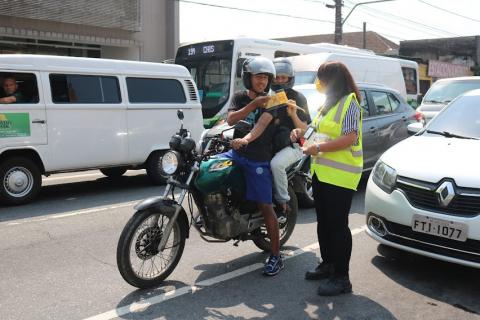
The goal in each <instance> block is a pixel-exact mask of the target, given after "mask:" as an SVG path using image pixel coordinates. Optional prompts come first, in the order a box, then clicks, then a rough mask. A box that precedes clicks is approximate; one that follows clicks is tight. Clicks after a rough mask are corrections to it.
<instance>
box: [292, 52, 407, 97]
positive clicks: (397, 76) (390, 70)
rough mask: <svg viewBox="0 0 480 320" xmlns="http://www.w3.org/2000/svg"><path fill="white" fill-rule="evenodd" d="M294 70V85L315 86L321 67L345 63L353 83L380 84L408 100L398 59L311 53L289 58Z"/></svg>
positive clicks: (366, 55)
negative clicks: (305, 84) (338, 62)
mask: <svg viewBox="0 0 480 320" xmlns="http://www.w3.org/2000/svg"><path fill="white" fill-rule="evenodd" d="M288 59H289V60H290V61H291V62H292V65H293V68H294V69H295V84H296V85H299V84H304V83H314V81H315V78H316V76H317V70H318V67H320V65H322V64H323V63H325V62H329V61H340V62H342V63H344V64H345V65H346V66H347V68H348V70H349V71H350V72H351V74H352V76H353V80H355V82H364V83H372V84H381V85H385V86H387V87H390V88H393V89H395V90H397V91H398V92H399V93H400V95H401V96H402V97H403V98H404V99H405V100H407V92H406V88H405V81H404V79H403V73H402V68H401V66H400V63H399V61H398V59H394V58H388V57H383V56H377V55H368V54H347V53H327V52H322V53H312V54H305V55H301V56H295V57H289V58H288Z"/></svg>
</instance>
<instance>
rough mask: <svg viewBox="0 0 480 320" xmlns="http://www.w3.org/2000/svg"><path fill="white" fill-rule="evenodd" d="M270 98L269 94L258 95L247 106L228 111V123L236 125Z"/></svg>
mask: <svg viewBox="0 0 480 320" xmlns="http://www.w3.org/2000/svg"><path fill="white" fill-rule="evenodd" d="M269 99H270V98H269V97H268V96H260V97H256V98H255V99H254V100H253V101H251V102H250V103H249V104H247V105H246V106H245V107H243V108H241V109H239V110H235V111H230V112H228V115H227V123H228V125H229V126H233V125H235V124H236V123H237V122H238V121H240V120H243V119H245V118H246V117H247V116H248V114H249V113H250V112H253V111H254V110H255V109H257V108H259V107H263V105H264V104H266V103H267V102H268V100H269Z"/></svg>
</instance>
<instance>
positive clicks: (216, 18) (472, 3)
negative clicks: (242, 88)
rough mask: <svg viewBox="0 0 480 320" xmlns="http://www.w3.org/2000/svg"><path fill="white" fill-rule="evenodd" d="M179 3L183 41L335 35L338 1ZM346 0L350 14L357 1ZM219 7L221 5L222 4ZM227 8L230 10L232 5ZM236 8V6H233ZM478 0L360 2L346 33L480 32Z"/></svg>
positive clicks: (412, 36)
mask: <svg viewBox="0 0 480 320" xmlns="http://www.w3.org/2000/svg"><path fill="white" fill-rule="evenodd" d="M177 1H179V2H180V42H181V43H185V42H198V41H209V40H218V39H227V38H233V37H239V36H246V37H255V38H263V39H270V38H280V37H291V36H302V35H314V34H328V33H332V34H333V33H334V30H335V24H334V21H335V9H329V8H327V7H326V6H325V5H326V4H334V1H333V0H177ZM368 1H371V0H344V7H343V8H342V17H343V18H345V17H346V16H347V14H348V13H349V12H350V10H351V9H352V7H353V6H354V5H355V4H356V3H360V2H368ZM218 6H222V7H223V8H220V7H218ZM227 7H228V8H227ZM233 8H236V9H233ZM479 13H480V1H479V0H454V1H452V0H393V1H385V2H379V3H373V4H363V5H359V6H357V7H356V8H355V9H354V10H353V11H352V13H351V15H350V16H349V17H348V19H347V21H346V22H345V24H344V26H343V32H356V31H362V29H363V22H366V26H367V31H375V32H377V33H379V34H381V35H382V36H384V37H386V38H387V39H389V40H391V41H393V42H395V43H397V44H398V43H399V41H403V40H417V39H434V38H450V37H458V36H473V35H480V14H479Z"/></svg>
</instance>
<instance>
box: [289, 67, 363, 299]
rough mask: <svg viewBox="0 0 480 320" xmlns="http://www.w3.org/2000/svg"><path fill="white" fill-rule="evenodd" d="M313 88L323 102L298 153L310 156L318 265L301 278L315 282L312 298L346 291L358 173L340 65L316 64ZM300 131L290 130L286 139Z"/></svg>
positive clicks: (353, 97) (353, 96) (357, 140)
mask: <svg viewBox="0 0 480 320" xmlns="http://www.w3.org/2000/svg"><path fill="white" fill-rule="evenodd" d="M316 85H317V90H318V91H319V92H320V93H323V94H325V96H326V100H325V102H324V104H323V105H322V106H321V107H320V109H319V111H318V113H317V115H316V117H315V118H314V120H313V122H312V126H313V128H314V129H315V134H314V135H315V136H314V139H313V140H311V139H309V140H308V141H307V143H306V144H305V145H304V146H303V152H304V153H305V154H308V155H311V156H312V164H311V169H310V172H311V173H312V185H313V196H314V199H315V210H316V213H317V235H318V243H319V245H320V254H321V257H322V262H321V263H320V264H319V265H318V266H317V267H316V268H315V269H314V270H312V271H307V273H306V274H305V279H307V280H320V285H319V287H318V294H319V295H322V296H324V295H338V294H341V293H349V292H352V284H351V282H350V279H349V276H348V271H349V262H350V256H351V252H352V234H351V232H350V229H349V227H348V214H349V211H350V206H351V203H352V197H353V193H354V191H355V190H356V189H357V186H358V183H359V181H360V177H361V175H362V169H363V155H362V112H361V109H360V106H359V103H358V101H360V94H359V92H358V88H357V86H356V85H355V82H354V81H353V78H352V75H351V74H350V72H349V71H348V69H347V67H346V66H345V65H344V64H343V63H341V62H327V63H324V64H322V65H321V66H320V67H319V69H318V72H317V80H316ZM306 128H307V127H306V126H305V128H303V129H294V130H293V131H292V133H291V139H292V141H296V140H298V138H299V137H301V136H302V134H303V133H304V132H305V130H306ZM312 141H313V142H312Z"/></svg>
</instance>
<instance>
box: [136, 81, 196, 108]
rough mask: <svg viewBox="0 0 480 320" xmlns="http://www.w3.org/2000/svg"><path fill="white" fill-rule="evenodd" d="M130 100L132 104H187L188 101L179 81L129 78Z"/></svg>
mask: <svg viewBox="0 0 480 320" xmlns="http://www.w3.org/2000/svg"><path fill="white" fill-rule="evenodd" d="M127 88H128V99H129V101H130V102H132V103H185V102H187V99H186V97H185V92H184V90H183V86H182V84H181V83H180V81H178V80H173V79H149V78H127Z"/></svg>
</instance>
